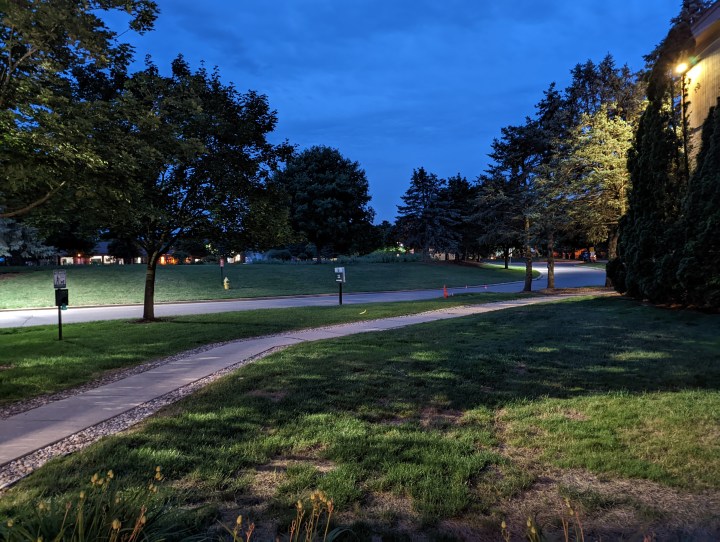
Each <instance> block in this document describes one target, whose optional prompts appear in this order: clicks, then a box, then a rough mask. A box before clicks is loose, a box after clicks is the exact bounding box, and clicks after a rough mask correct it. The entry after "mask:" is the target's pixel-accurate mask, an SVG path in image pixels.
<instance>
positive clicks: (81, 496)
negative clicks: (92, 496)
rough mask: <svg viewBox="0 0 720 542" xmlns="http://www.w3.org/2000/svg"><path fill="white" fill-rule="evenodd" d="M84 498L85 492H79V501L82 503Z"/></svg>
mask: <svg viewBox="0 0 720 542" xmlns="http://www.w3.org/2000/svg"><path fill="white" fill-rule="evenodd" d="M84 498H85V492H84V491H81V492H80V500H81V501H82V500H83V499H84Z"/></svg>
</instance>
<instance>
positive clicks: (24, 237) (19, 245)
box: [0, 218, 55, 264]
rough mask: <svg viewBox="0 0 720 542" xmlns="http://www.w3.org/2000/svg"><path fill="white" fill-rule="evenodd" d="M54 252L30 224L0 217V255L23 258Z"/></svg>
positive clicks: (49, 254) (38, 256)
mask: <svg viewBox="0 0 720 542" xmlns="http://www.w3.org/2000/svg"><path fill="white" fill-rule="evenodd" d="M54 253H55V250H54V249H53V247H49V246H47V245H45V243H44V240H43V239H41V238H40V237H39V235H38V231H37V230H36V229H35V228H33V227H32V226H28V225H26V224H23V223H21V222H16V221H15V220H12V219H7V218H0V256H3V257H11V259H12V258H14V259H18V260H24V259H28V258H35V259H37V258H43V257H48V256H51V255H53V254H54ZM19 263H21V264H22V263H23V262H22V261H20V262H19Z"/></svg>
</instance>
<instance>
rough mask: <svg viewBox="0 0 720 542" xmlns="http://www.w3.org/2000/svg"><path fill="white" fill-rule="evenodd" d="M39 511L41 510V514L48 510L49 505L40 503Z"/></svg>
mask: <svg viewBox="0 0 720 542" xmlns="http://www.w3.org/2000/svg"><path fill="white" fill-rule="evenodd" d="M38 510H40V511H41V512H43V511H45V510H47V505H46V504H45V503H44V502H42V501H40V502H39V503H38Z"/></svg>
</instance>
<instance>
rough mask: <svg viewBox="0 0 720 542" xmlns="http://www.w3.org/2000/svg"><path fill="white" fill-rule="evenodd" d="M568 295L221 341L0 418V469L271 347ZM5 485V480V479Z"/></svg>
mask: <svg viewBox="0 0 720 542" xmlns="http://www.w3.org/2000/svg"><path fill="white" fill-rule="evenodd" d="M568 297H569V296H567V295H564V296H547V297H540V298H531V299H520V300H513V301H503V302H498V303H489V304H486V305H475V306H465V307H452V308H448V309H443V310H440V311H433V312H427V313H421V314H415V315H409V316H399V317H393V318H385V319H381V320H370V321H367V322H356V323H350V324H340V325H335V326H329V327H324V328H319V329H309V330H305V331H297V332H288V333H285V334H281V335H276V336H271V337H258V338H255V339H249V340H241V341H237V342H233V343H229V344H225V345H223V346H219V347H217V348H213V349H210V350H206V351H204V352H202V353H199V354H196V355H189V356H188V357H183V358H180V359H176V360H175V361H170V362H168V363H166V364H164V365H161V366H159V367H155V368H153V369H150V370H147V371H145V372H142V373H139V374H135V375H133V376H129V377H127V378H124V379H121V380H117V381H115V382H112V383H110V384H106V385H102V386H99V387H97V388H94V389H91V390H89V391H85V392H83V393H79V394H77V395H74V396H72V397H68V398H66V399H62V400H58V401H54V402H51V403H48V404H45V405H43V406H40V407H38V408H34V409H32V410H28V411H26V412H23V413H21V414H17V415H14V416H11V417H9V418H6V419H4V420H0V468H2V467H5V466H7V465H8V464H10V463H12V462H14V461H17V460H19V459H20V458H22V457H24V456H26V455H28V454H30V453H32V452H35V451H37V450H41V449H43V448H45V447H47V446H50V445H52V444H54V443H57V442H59V441H62V440H63V439H66V438H68V437H70V436H71V435H74V434H76V433H78V432H79V431H82V430H84V429H86V428H88V427H92V426H94V425H97V424H99V423H102V422H105V421H107V420H109V419H111V418H114V417H116V416H118V415H120V414H123V413H125V412H127V411H130V410H132V409H134V408H137V407H139V406H140V405H143V404H144V403H147V402H148V401H151V400H153V399H156V398H158V397H161V396H163V395H166V394H168V393H171V392H173V391H174V390H177V389H179V388H181V387H183V386H186V385H188V384H190V383H192V382H195V381H197V380H199V379H202V378H205V377H208V376H209V375H212V374H214V373H216V372H218V371H221V370H223V369H225V368H228V367H231V366H233V365H236V364H238V363H240V362H242V361H243V360H248V359H249V358H253V357H258V356H261V355H262V354H263V353H266V352H268V351H270V350H273V349H275V348H279V347H285V346H290V345H293V344H298V343H303V342H309V341H318V340H323V339H333V338H337V337H344V336H347V335H354V334H357V333H367V332H372V331H385V330H389V329H397V328H401V327H406V326H411V325H414V324H421V323H426V322H434V321H438V320H446V319H449V318H458V317H462V316H469V315H473V314H482V313H487V312H493V311H498V310H503V309H508V308H513V307H521V306H526V305H534V304H537V303H548V302H553V301H557V300H560V299H566V298H568ZM98 438H99V436H98ZM95 440H97V439H95ZM50 455H52V454H50ZM56 455H60V454H56ZM47 459H50V457H48V458H47ZM47 459H45V461H47ZM43 462H44V461H43ZM4 485H9V484H8V483H5V484H4ZM2 486H3V484H2V483H0V487H2Z"/></svg>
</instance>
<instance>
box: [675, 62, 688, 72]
mask: <svg viewBox="0 0 720 542" xmlns="http://www.w3.org/2000/svg"><path fill="white" fill-rule="evenodd" d="M687 70H688V65H687V62H683V63H681V64H678V65H677V66H676V67H675V72H677V73H680V74H683V73H685V72H686V71H687Z"/></svg>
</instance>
